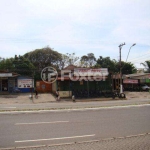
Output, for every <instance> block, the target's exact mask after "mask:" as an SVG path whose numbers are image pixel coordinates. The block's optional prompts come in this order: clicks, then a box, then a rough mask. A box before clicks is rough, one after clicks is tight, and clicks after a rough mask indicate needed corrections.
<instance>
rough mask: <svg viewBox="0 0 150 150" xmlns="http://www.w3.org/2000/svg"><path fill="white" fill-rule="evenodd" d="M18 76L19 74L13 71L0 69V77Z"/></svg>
mask: <svg viewBox="0 0 150 150" xmlns="http://www.w3.org/2000/svg"><path fill="white" fill-rule="evenodd" d="M17 76H20V74H18V73H15V72H10V71H7V70H0V77H17Z"/></svg>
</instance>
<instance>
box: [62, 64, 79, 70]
mask: <svg viewBox="0 0 150 150" xmlns="http://www.w3.org/2000/svg"><path fill="white" fill-rule="evenodd" d="M74 68H77V67H76V66H74V65H69V66H67V67H65V68H64V69H63V70H74Z"/></svg>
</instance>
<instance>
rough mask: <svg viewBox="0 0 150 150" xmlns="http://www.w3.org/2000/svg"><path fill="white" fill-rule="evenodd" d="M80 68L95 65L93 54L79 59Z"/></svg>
mask: <svg viewBox="0 0 150 150" xmlns="http://www.w3.org/2000/svg"><path fill="white" fill-rule="evenodd" d="M80 62H81V66H82V67H93V66H94V65H95V64H96V58H95V56H94V54H93V53H88V54H87V55H83V56H82V57H81V59H80Z"/></svg>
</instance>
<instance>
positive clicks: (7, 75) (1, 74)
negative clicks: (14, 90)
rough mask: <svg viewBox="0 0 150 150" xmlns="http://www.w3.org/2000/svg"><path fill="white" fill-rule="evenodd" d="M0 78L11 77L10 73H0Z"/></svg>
mask: <svg viewBox="0 0 150 150" xmlns="http://www.w3.org/2000/svg"><path fill="white" fill-rule="evenodd" d="M0 77H12V73H0Z"/></svg>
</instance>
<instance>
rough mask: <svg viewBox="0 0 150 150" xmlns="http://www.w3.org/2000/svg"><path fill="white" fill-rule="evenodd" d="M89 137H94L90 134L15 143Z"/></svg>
mask: <svg viewBox="0 0 150 150" xmlns="http://www.w3.org/2000/svg"><path fill="white" fill-rule="evenodd" d="M91 136H95V134H91V135H81V136H71V137H60V138H50V139H36V140H24V141H15V143H25V142H38V141H52V140H63V139H73V138H84V137H91Z"/></svg>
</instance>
